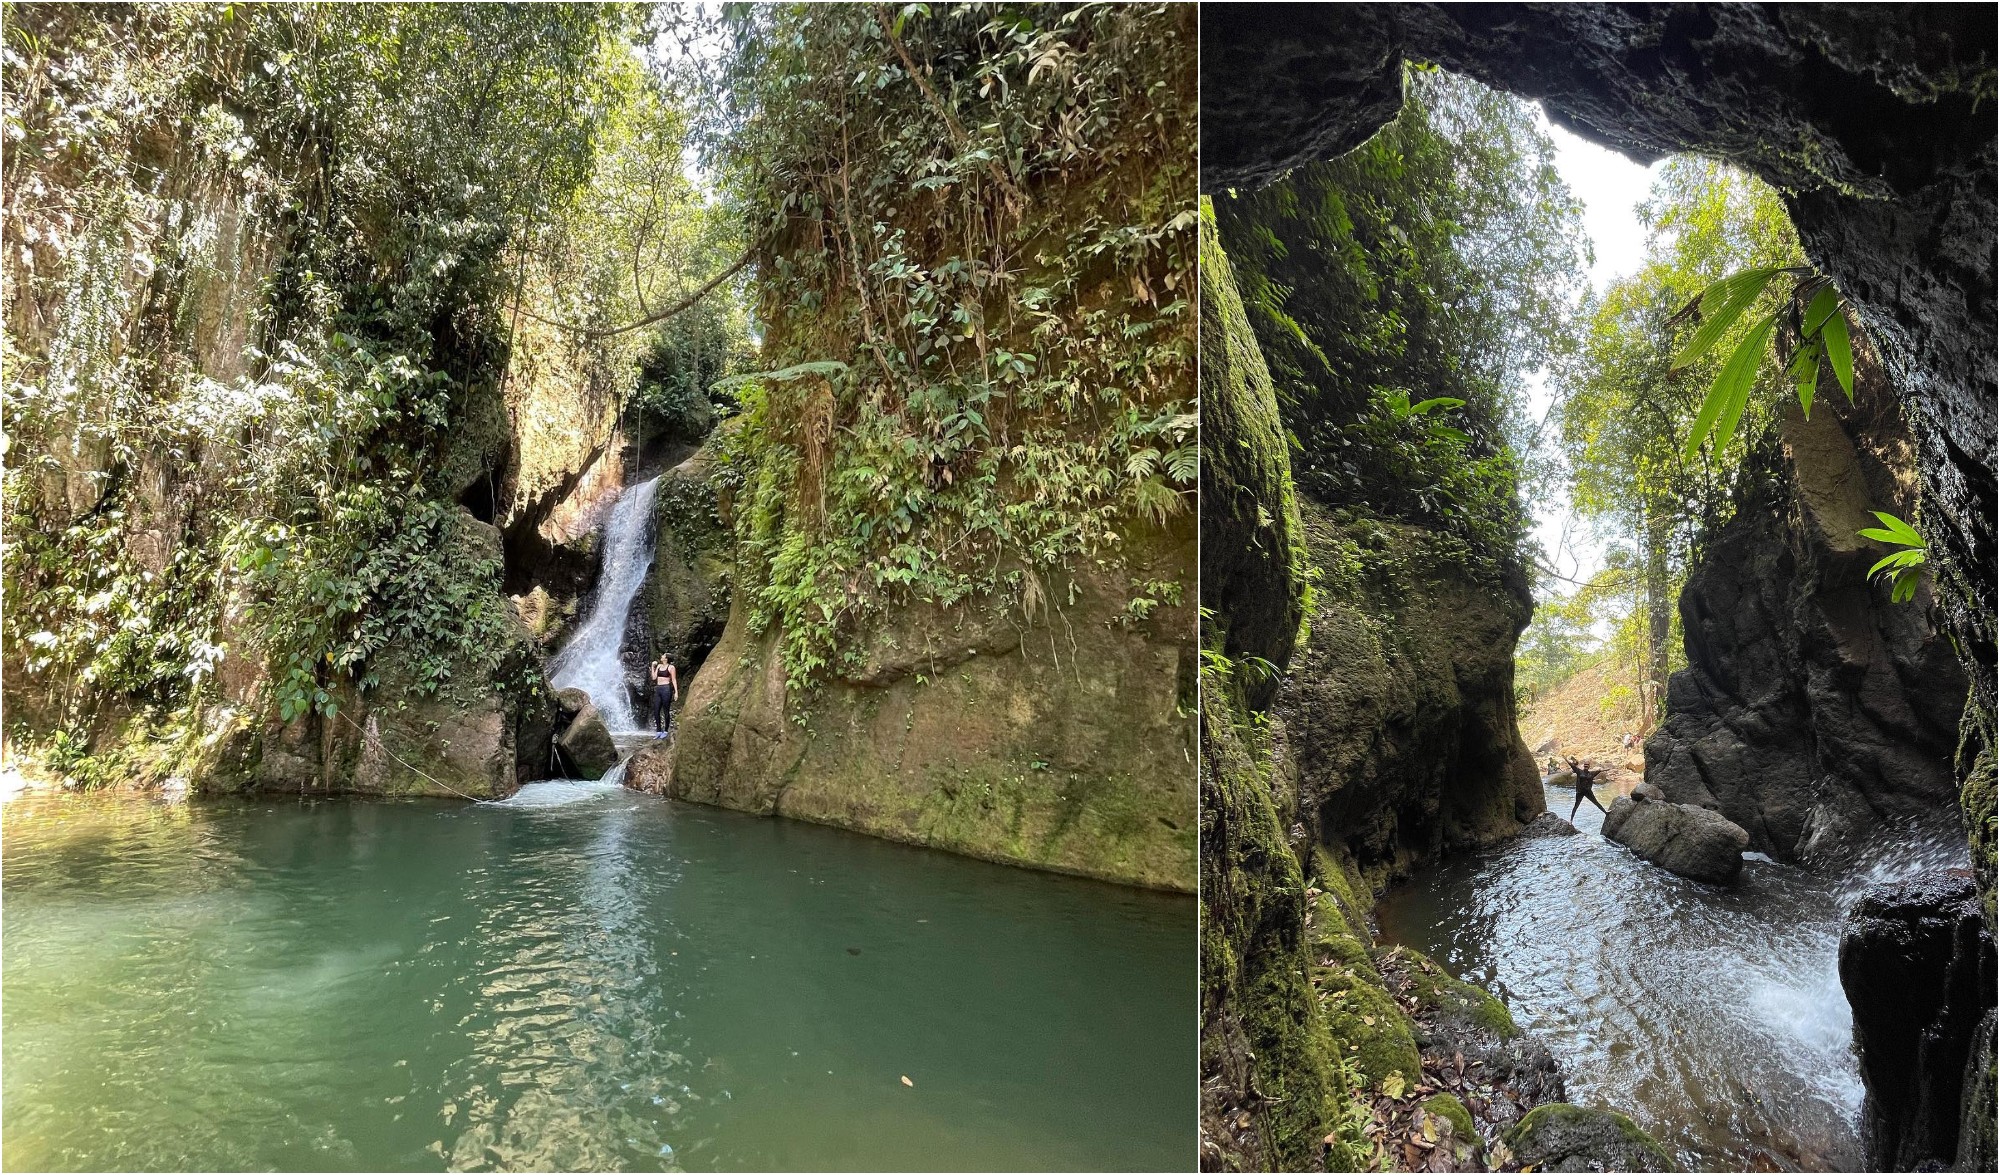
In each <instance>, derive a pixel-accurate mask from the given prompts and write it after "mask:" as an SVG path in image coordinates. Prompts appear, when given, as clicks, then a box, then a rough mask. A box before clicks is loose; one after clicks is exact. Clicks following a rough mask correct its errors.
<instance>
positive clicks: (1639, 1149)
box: [1501, 1102, 1681, 1171]
mask: <svg viewBox="0 0 2000 1175" xmlns="http://www.w3.org/2000/svg"><path fill="white" fill-rule="evenodd" d="M1501 1141H1502V1142H1504V1143H1505V1144H1506V1146H1507V1149H1508V1150H1510V1151H1512V1152H1513V1156H1514V1161H1515V1162H1517V1163H1519V1164H1521V1168H1522V1169H1526V1168H1529V1167H1532V1168H1534V1169H1535V1170H1537V1171H1679V1170H1681V1166H1680V1164H1679V1163H1677V1162H1675V1160H1674V1157H1673V1155H1671V1154H1669V1153H1667V1149H1666V1148H1665V1147H1663V1146H1661V1145H1660V1144H1659V1143H1658V1142H1655V1141H1654V1140H1653V1137H1652V1136H1651V1135H1649V1134H1647V1133H1646V1132H1645V1131H1643V1130H1641V1129H1639V1127H1638V1124H1637V1123H1635V1122H1633V1121H1632V1119H1630V1118H1628V1117H1626V1116H1625V1115H1623V1114H1620V1113H1618V1112H1617V1111H1615V1110H1599V1109H1594V1108H1592V1107H1589V1106H1575V1105H1570V1104H1568V1103H1567V1102H1553V1103H1550V1104H1549V1105H1546V1106H1537V1107H1536V1108H1535V1109H1534V1110H1532V1111H1530V1112H1529V1114H1528V1116H1527V1117H1525V1118H1523V1119H1521V1120H1520V1121H1519V1122H1518V1123H1516V1124H1515V1125H1514V1127H1513V1129H1511V1130H1509V1131H1507V1133H1506V1134H1505V1135H1503V1136H1502V1138H1501Z"/></svg>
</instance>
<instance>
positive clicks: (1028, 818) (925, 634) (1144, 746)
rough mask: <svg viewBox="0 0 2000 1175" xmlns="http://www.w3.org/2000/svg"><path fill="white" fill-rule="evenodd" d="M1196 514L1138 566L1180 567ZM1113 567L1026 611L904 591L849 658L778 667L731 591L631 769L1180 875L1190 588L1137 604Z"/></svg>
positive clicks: (747, 795) (714, 791)
mask: <svg viewBox="0 0 2000 1175" xmlns="http://www.w3.org/2000/svg"><path fill="white" fill-rule="evenodd" d="M1191 521H1192V520H1188V519H1184V520H1183V525H1181V526H1180V527H1178V528H1177V529H1176V530H1175V531H1173V532H1171V533H1156V534H1154V535H1152V536H1134V539H1133V541H1132V543H1131V549H1128V550H1127V551H1126V558H1127V560H1128V562H1129V565H1130V566H1132V567H1136V568H1137V569H1138V572H1137V578H1138V579H1140V580H1142V581H1144V580H1162V581H1166V582H1173V583H1184V582H1187V581H1188V580H1189V579H1191V578H1192V577H1193V570H1194V568H1193V564H1194V535H1193V527H1192V525H1189V523H1191ZM1129 593H1130V584H1129V582H1127V580H1126V578H1125V577H1124V576H1123V575H1122V574H1121V575H1118V576H1107V577H1102V578H1094V577H1091V576H1088V575H1085V576H1082V577H1079V578H1078V579H1077V580H1076V581H1075V582H1074V584H1057V585H1052V592H1051V596H1050V599H1051V600H1052V601H1055V602H1062V601H1068V600H1073V601H1074V602H1073V603H1061V607H1060V610H1059V611H1058V610H1057V609H1056V608H1055V606H1054V604H1053V603H1052V604H1051V607H1050V610H1048V611H1045V612H1038V613H1037V614H1036V615H1034V616H1024V615H1021V614H1020V613H1019V612H1013V613H1009V614H1003V613H998V612H994V611H989V610H980V609H973V608H958V609H954V610H950V611H947V610H944V609H941V608H933V607H930V606H919V605H913V606H911V607H908V608H905V609H903V610H902V611H900V612H899V613H898V614H897V615H896V616H894V617H893V618H891V619H889V620H888V621H886V622H884V623H883V624H881V625H880V626H878V627H877V629H876V631H874V632H873V633H872V635H871V637H870V644H869V647H868V650H867V655H866V657H865V658H863V664H862V667H861V668H860V669H859V670H858V671H855V672H851V673H844V674H842V675H840V676H836V677H834V678H833V679H831V680H828V681H825V682H823V683H821V684H818V685H816V686H813V687H810V688H807V689H803V690H793V689H791V688H789V687H788V686H787V684H786V681H785V675H784V668H783V660H782V658H780V657H779V656H778V653H777V648H776V643H777V640H778V636H777V634H776V633H775V632H764V633H757V632H753V631H751V627H750V624H749V622H748V620H747V618H746V616H745V615H744V610H743V608H742V607H741V605H740V604H738V605H737V606H735V607H734V608H733V610H732V611H731V613H730V618H729V622H728V624H727V626H726V627H725V628H724V629H723V632H722V638H721V641H720V643H718V644H717V645H716V646H715V649H714V651H713V652H712V653H710V654H709V656H708V658H707V661H706V663H705V665H704V667H703V669H702V670H701V672H700V673H699V674H697V675H696V676H695V678H694V680H693V682H692V683H691V684H690V686H689V688H688V692H687V699H686V703H685V705H683V706H682V708H681V711H680V717H679V719H678V729H679V734H678V735H677V736H676V737H675V739H674V740H673V743H672V746H671V747H667V746H664V745H662V746H656V747H648V748H645V749H644V750H642V751H641V752H640V753H639V754H638V755H637V756H635V757H634V758H633V759H632V761H631V763H630V764H629V766H628V767H627V770H626V782H627V784H628V786H631V787H635V788H640V789H642V790H647V791H654V792H659V793H661V794H664V795H669V796H673V797H675V798H677V799H684V800H693V801H697V802H700V803H707V804H716V805H720V806H722V807H728V808H736V809H739V810H742V811H748V812H761V813H766V814H771V815H779V816H789V817H793V818H796V819H801V820H811V821H814V822H815V823H820V824H831V825H835V826H838V827H842V828H851V829H854V830H856V831H859V832H866V833H870V834H872V835H876V836H881V837H886V838H888V839H891V840H902V841H908V842H910V843H914V844H924V845H931V846H934V847H937V848H943V849H950V850H952V851H954V852H960V853H965V854H967V855H969V856H975V857H984V858H987V859H989V860H995V861H1005V862H1009V863H1014V864H1023V865H1033V866H1037V867H1040V868H1046V869H1054V870H1059V871H1062V872H1067V873H1077V874H1082V875H1085V876H1090V877H1099V878H1104V879H1106V880H1111V881H1120V882H1125V883H1128V884H1135V885H1146V886H1154V887H1158V888H1163V889H1177V890H1191V889H1192V888H1193V886H1194V879H1195V860H1194V856H1195V828H1194V823H1193V817H1194V807H1195V799H1194V794H1193V793H1194V788H1193V781H1192V779H1190V777H1189V764H1190V762H1191V760H1192V758H1193V754H1194V748H1193V731H1192V729H1191V724H1190V722H1189V721H1188V718H1187V715H1188V714H1190V713H1191V712H1192V710H1193V706H1194V680H1195V649H1194V645H1193V640H1192V634H1193V632H1194V619H1195V617H1194V605H1193V601H1191V600H1189V601H1185V602H1183V603H1180V604H1172V605H1163V606H1162V607H1160V608H1158V609H1157V610H1155V611H1153V612H1152V613H1151V615H1150V616H1148V617H1147V618H1146V619H1144V620H1134V619H1133V618H1132V616H1131V614H1130V613H1129V612H1128V610H1127V605H1128V603H1129V600H1128V597H1129Z"/></svg>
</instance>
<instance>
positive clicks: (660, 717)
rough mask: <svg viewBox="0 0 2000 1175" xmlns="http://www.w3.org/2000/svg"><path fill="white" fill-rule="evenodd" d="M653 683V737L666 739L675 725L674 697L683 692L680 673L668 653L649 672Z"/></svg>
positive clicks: (662, 654)
mask: <svg viewBox="0 0 2000 1175" xmlns="http://www.w3.org/2000/svg"><path fill="white" fill-rule="evenodd" d="M646 675H647V676H648V677H650V678H651V679H652V682H653V737H654V738H665V737H667V733H668V731H669V730H670V729H671V728H672V726H673V724H674V695H675V694H678V693H680V692H681V677H680V673H679V672H678V671H677V670H676V669H675V668H674V660H673V658H672V657H671V656H669V655H668V654H666V653H661V654H660V659H659V660H657V661H655V662H653V665H652V668H651V669H649V670H647V674H646Z"/></svg>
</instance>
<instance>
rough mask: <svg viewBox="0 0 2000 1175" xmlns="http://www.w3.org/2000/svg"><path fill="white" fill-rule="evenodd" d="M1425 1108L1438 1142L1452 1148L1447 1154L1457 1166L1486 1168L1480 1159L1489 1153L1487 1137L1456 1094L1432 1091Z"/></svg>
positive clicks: (1424, 1104) (1425, 1100)
mask: <svg viewBox="0 0 2000 1175" xmlns="http://www.w3.org/2000/svg"><path fill="white" fill-rule="evenodd" d="M1422 1109H1423V1111H1424V1114H1425V1115H1426V1116H1427V1117H1428V1118H1429V1119H1430V1122H1429V1123H1428V1125H1430V1126H1431V1128H1432V1129H1433V1130H1435V1131H1436V1132H1437V1136H1438V1145H1439V1146H1441V1147H1445V1148H1448V1150H1447V1153H1448V1154H1450V1156H1451V1159H1452V1163H1453V1165H1454V1166H1455V1167H1456V1168H1458V1169H1459V1170H1465V1169H1468V1168H1469V1169H1472V1170H1483V1169H1484V1164H1482V1163H1481V1162H1480V1159H1481V1157H1482V1156H1483V1155H1484V1154H1485V1153H1486V1140H1485V1139H1484V1138H1481V1137H1480V1135H1479V1128H1478V1127H1477V1126H1475V1125H1474V1124H1473V1121H1472V1111H1471V1110H1470V1109H1467V1108H1466V1105H1465V1103H1464V1102H1462V1101H1460V1100H1459V1099H1458V1096H1457V1095H1456V1094H1449V1093H1435V1094H1432V1095H1431V1096H1429V1097H1427V1098H1425V1099H1424V1101H1423V1106H1422ZM1440 1123H1441V1125H1440ZM1419 1129H1421V1126H1420V1127H1419Z"/></svg>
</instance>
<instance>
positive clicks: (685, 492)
mask: <svg viewBox="0 0 2000 1175" xmlns="http://www.w3.org/2000/svg"><path fill="white" fill-rule="evenodd" d="M719 468H720V462H719V461H718V459H717V458H716V456H715V453H714V450H713V449H709V448H704V449H701V450H698V451H697V452H696V453H695V454H694V455H693V456H692V457H689V458H688V459H687V460H685V461H683V462H681V463H680V464H678V465H676V466H674V467H673V468H672V469H669V470H668V471H667V472H666V473H665V474H664V475H662V477H661V479H660V488H659V492H658V493H657V494H656V495H655V496H654V499H653V535H654V538H653V567H652V570H651V571H649V572H648V573H647V576H646V586H645V588H644V589H643V591H642V595H641V597H640V598H641V600H642V601H643V606H644V608H645V623H646V632H645V633H644V639H643V643H644V644H645V645H646V646H647V647H648V648H649V649H650V651H651V653H652V655H654V656H657V655H659V654H660V653H667V654H669V655H670V656H672V657H673V659H674V663H675V664H676V665H677V666H679V667H680V673H681V680H682V681H683V682H687V683H690V684H691V678H692V677H693V675H694V673H695V671H696V670H698V669H699V668H700V667H701V665H702V663H703V662H704V661H705V660H706V659H707V658H708V654H709V651H710V650H711V649H713V648H714V647H715V645H716V642H718V641H720V640H721V639H722V632H723V628H724V626H725V625H726V624H727V623H728V620H729V600H730V585H731V580H732V577H733V570H734V557H735V540H734V536H733V535H732V534H731V532H730V530H729V528H728V526H727V524H726V519H725V517H724V515H723V509H722V504H721V502H720V501H719V499H718V496H717V493H716V487H715V484H714V482H713V478H714V475H715V474H716V472H717V471H718V469H719Z"/></svg>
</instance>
